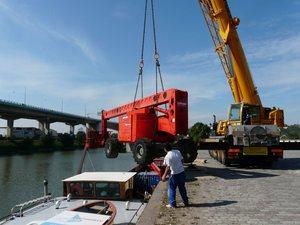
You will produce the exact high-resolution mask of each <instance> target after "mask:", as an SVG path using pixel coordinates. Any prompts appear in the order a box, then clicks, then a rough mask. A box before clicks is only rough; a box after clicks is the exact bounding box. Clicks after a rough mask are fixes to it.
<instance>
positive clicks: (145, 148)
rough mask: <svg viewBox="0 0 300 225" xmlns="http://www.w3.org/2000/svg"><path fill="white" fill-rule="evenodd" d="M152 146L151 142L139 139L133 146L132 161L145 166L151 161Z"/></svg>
mask: <svg viewBox="0 0 300 225" xmlns="http://www.w3.org/2000/svg"><path fill="white" fill-rule="evenodd" d="M153 150H154V144H153V143H152V142H151V141H148V140H144V139H139V140H137V141H136V142H135V143H134V144H133V148H132V154H133V158H134V161H135V162H136V163H137V164H140V165H147V164H149V163H151V162H152V161H153Z"/></svg>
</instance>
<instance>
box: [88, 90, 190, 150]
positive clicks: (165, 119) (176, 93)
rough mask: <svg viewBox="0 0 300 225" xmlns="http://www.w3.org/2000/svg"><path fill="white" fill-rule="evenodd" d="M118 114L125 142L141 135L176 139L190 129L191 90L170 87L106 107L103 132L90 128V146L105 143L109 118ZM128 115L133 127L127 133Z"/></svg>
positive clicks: (142, 136) (159, 138)
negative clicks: (132, 100)
mask: <svg viewBox="0 0 300 225" xmlns="http://www.w3.org/2000/svg"><path fill="white" fill-rule="evenodd" d="M159 106H161V107H159ZM127 116H128V117H130V118H127ZM116 117H119V140H120V141H123V142H125V140H124V136H125V137H126V138H127V139H126V140H127V141H126V142H134V141H136V140H137V139H139V138H148V139H152V140H154V141H156V142H166V141H173V140H175V138H176V135H178V134H180V135H186V134H187V131H188V93H187V92H186V91H181V90H177V89H168V90H166V91H162V92H159V93H157V94H154V95H151V96H148V97H145V98H142V99H138V100H136V101H134V102H131V103H129V104H126V105H122V106H119V107H116V108H114V109H111V110H107V111H102V120H101V127H100V129H101V130H100V132H99V133H96V132H95V131H91V132H88V135H87V136H88V138H87V142H86V147H88V148H96V147H103V146H104V145H105V141H106V139H107V138H108V137H109V133H108V131H107V121H108V120H109V119H112V118H116ZM124 118H126V119H127V121H129V122H128V123H129V126H130V129H128V131H126V132H127V133H126V132H125V130H124V129H123V127H124V126H123V127H122V125H124V120H123V119H124ZM125 125H127V124H125ZM151 129H152V130H153V132H152V131H151ZM149 130H150V131H149ZM147 132H148V133H147ZM151 132H152V133H153V134H152V133H151ZM120 133H121V134H120ZM154 133H155V134H154Z"/></svg>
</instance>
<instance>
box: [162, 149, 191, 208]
mask: <svg viewBox="0 0 300 225" xmlns="http://www.w3.org/2000/svg"><path fill="white" fill-rule="evenodd" d="M164 150H165V152H166V153H167V155H166V156H165V158H164V165H166V166H167V167H166V170H165V172H164V175H163V176H162V181H166V177H167V175H168V174H169V172H170V171H171V175H170V177H169V181H168V198H169V204H168V205H167V207H168V208H176V189H177V187H178V189H179V193H180V195H181V198H182V201H183V204H184V205H185V206H187V205H188V197H187V192H186V188H185V172H184V168H183V163H182V162H183V157H182V155H181V153H180V151H179V150H176V149H172V146H171V145H170V144H169V143H168V144H166V145H165V147H164Z"/></svg>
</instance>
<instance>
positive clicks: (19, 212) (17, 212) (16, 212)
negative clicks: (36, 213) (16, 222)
mask: <svg viewBox="0 0 300 225" xmlns="http://www.w3.org/2000/svg"><path fill="white" fill-rule="evenodd" d="M51 199H52V197H51V195H46V196H43V197H40V198H36V199H32V200H30V201H27V202H24V203H21V204H18V205H15V206H14V207H12V208H11V210H10V215H11V216H17V217H22V216H23V212H24V209H27V208H29V207H31V206H35V205H37V204H40V203H45V202H48V201H49V200H51Z"/></svg>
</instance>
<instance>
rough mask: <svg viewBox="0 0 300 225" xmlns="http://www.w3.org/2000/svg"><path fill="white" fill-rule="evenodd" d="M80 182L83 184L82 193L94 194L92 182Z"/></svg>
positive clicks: (85, 194)
mask: <svg viewBox="0 0 300 225" xmlns="http://www.w3.org/2000/svg"><path fill="white" fill-rule="evenodd" d="M82 184H83V195H84V196H93V195H94V189H93V183H89V182H83V183H82Z"/></svg>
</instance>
